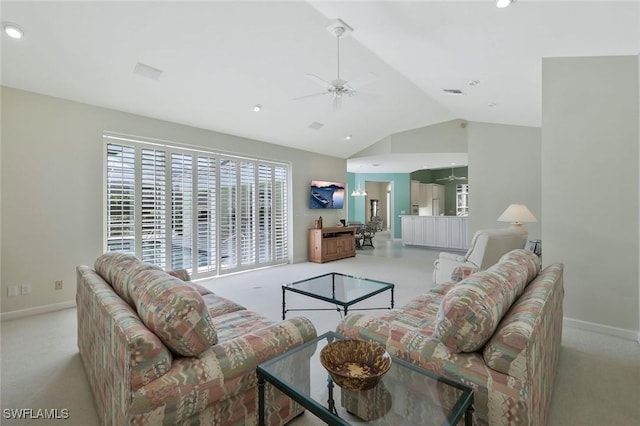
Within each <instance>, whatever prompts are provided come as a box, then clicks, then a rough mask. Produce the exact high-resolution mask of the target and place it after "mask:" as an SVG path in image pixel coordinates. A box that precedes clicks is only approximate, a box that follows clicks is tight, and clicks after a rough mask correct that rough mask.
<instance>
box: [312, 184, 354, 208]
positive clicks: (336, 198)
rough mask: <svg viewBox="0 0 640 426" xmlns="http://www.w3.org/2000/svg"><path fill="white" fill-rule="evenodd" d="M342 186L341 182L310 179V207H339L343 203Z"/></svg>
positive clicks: (343, 185)
mask: <svg viewBox="0 0 640 426" xmlns="http://www.w3.org/2000/svg"><path fill="white" fill-rule="evenodd" d="M344 187H345V184H344V183H341V182H325V181H322V180H312V181H311V190H310V195H309V208H311V209H341V208H342V207H343V205H344Z"/></svg>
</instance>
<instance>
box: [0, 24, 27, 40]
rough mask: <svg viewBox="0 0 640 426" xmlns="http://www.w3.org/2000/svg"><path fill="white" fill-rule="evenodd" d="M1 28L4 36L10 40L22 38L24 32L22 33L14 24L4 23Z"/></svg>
mask: <svg viewBox="0 0 640 426" xmlns="http://www.w3.org/2000/svg"><path fill="white" fill-rule="evenodd" d="M3 28H4V32H5V34H6V35H8V36H9V37H11V38H17V39H20V38H22V37H23V36H24V31H22V28H20V27H19V26H17V25H16V24H10V23H6V24H4V25H3Z"/></svg>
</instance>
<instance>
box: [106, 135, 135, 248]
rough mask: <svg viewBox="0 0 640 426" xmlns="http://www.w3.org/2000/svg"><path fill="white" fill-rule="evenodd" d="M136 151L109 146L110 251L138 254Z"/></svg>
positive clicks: (107, 188) (107, 211) (107, 182)
mask: <svg viewBox="0 0 640 426" xmlns="http://www.w3.org/2000/svg"><path fill="white" fill-rule="evenodd" d="M134 159H135V149H134V148H132V147H130V146H124V145H114V144H108V145H107V159H106V162H107V171H106V193H107V206H106V207H107V208H106V214H107V218H106V220H107V223H106V228H107V251H118V252H122V253H129V254H134V253H135V247H134V238H135V202H136V196H135V164H134Z"/></svg>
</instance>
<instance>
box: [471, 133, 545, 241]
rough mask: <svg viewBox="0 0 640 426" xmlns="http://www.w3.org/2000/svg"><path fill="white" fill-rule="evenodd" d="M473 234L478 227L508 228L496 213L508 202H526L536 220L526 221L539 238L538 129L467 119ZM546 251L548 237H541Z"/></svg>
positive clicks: (531, 231) (529, 228)
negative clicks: (534, 221) (545, 240)
mask: <svg viewBox="0 0 640 426" xmlns="http://www.w3.org/2000/svg"><path fill="white" fill-rule="evenodd" d="M467 130H468V132H469V136H468V138H469V169H468V171H469V235H468V236H469V238H472V237H473V234H474V233H475V232H476V231H477V230H478V229H484V228H504V227H507V226H509V224H507V223H503V222H498V221H497V219H498V217H499V216H500V215H501V214H502V212H503V211H504V210H505V209H506V208H507V207H508V206H509V204H525V205H526V206H527V207H528V208H529V210H531V212H532V213H533V215H534V216H535V217H536V218H537V219H538V222H536V223H527V224H526V225H525V226H526V228H527V230H528V232H529V239H530V240H531V239H540V235H541V232H540V229H541V226H542V223H543V220H546V218H543V215H542V210H541V189H540V163H541V157H540V149H541V148H540V146H541V145H540V144H541V141H540V139H541V132H540V129H539V128H537V127H522V126H505V125H500V124H486V123H475V122H471V123H469V126H468V127H467ZM543 249H544V241H543Z"/></svg>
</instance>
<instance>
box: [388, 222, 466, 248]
mask: <svg viewBox="0 0 640 426" xmlns="http://www.w3.org/2000/svg"><path fill="white" fill-rule="evenodd" d="M400 217H401V224H402V243H403V244H405V245H415V246H427V247H437V248H446V249H452V250H466V249H467V248H468V244H469V242H468V241H469V238H468V235H467V234H468V228H469V225H468V223H469V218H468V217H467V216H417V215H401V216H400Z"/></svg>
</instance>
